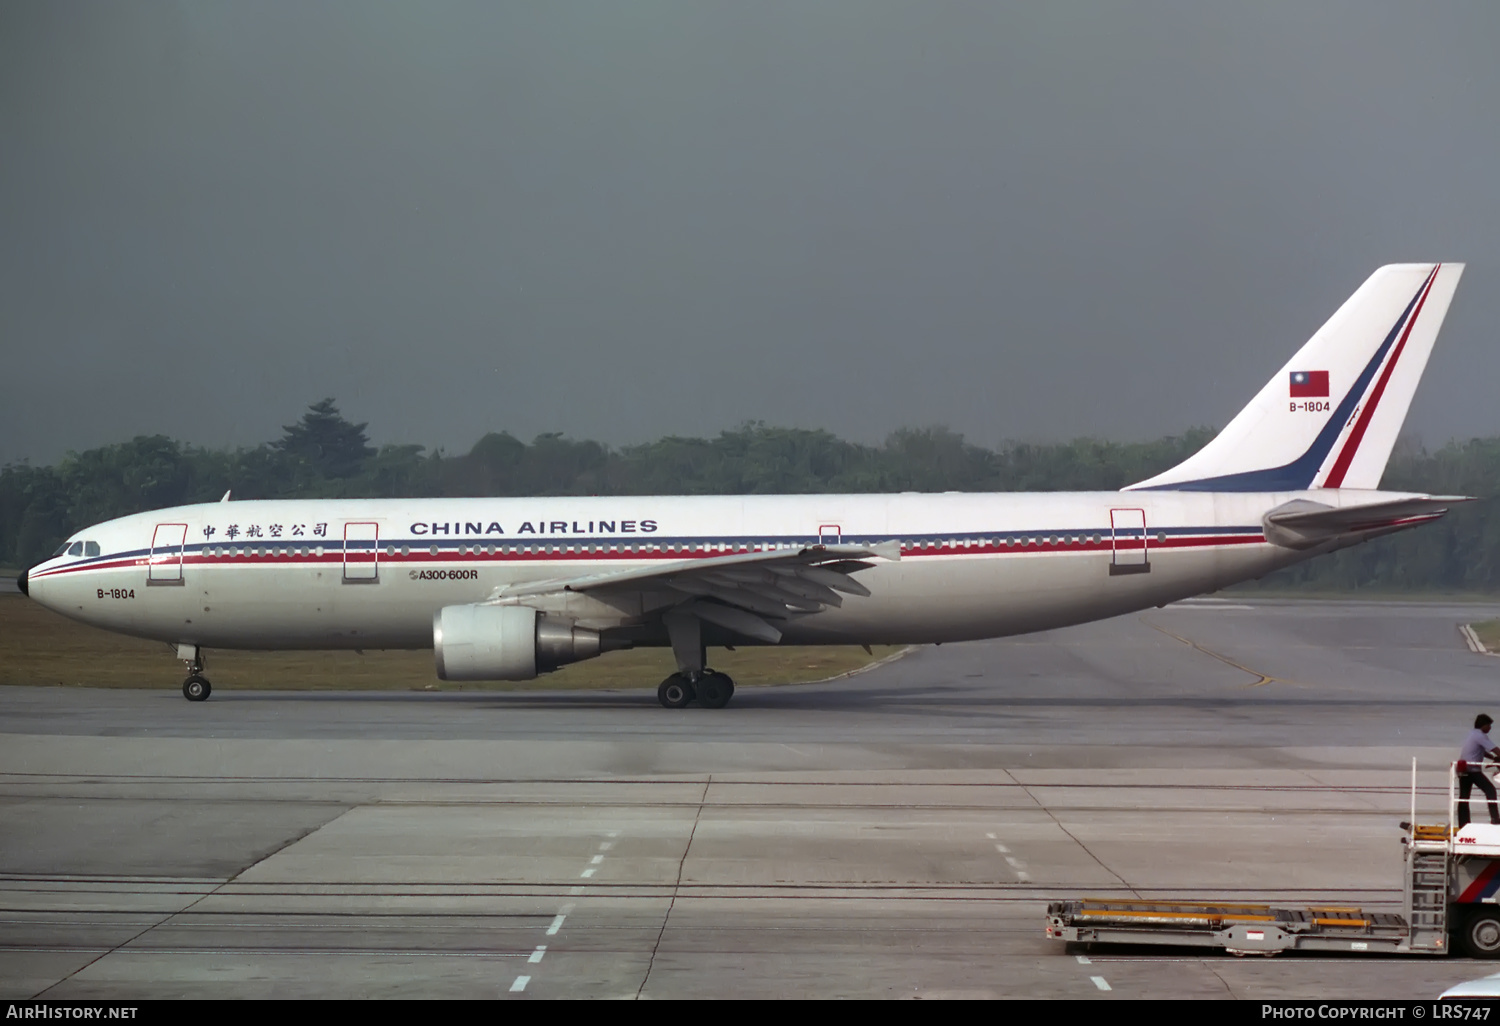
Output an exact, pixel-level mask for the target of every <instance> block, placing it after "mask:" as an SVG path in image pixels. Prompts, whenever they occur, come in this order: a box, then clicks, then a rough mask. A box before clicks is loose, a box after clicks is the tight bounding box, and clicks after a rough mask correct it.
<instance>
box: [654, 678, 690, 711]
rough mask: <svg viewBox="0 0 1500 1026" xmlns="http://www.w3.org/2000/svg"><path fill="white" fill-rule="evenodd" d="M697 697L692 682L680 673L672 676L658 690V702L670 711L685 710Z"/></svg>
mask: <svg viewBox="0 0 1500 1026" xmlns="http://www.w3.org/2000/svg"><path fill="white" fill-rule="evenodd" d="M697 697H698V696H697V693H696V692H695V691H694V690H693V684H692V682H691V681H690V680H688V679H687V678H686V677H684V676H683V675H682V674H680V673H674V674H672V676H670V677H668V678H667V679H666V680H664V681H662V682H661V687H659V688H657V689H656V700H657V701H658V702H660V703H661V704H662V705H664V706H666V707H667V708H668V709H682V708H685V707H686V706H687V704H688V703H689V702H691V701H692V700H693V699H694V698H697Z"/></svg>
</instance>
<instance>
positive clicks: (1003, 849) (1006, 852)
mask: <svg viewBox="0 0 1500 1026" xmlns="http://www.w3.org/2000/svg"><path fill="white" fill-rule="evenodd" d="M995 850H996V851H998V852H999V853H1000V854H1001V855H1009V854H1010V849H1009V848H1007V847H1006V846H1005V845H1003V844H998V843H997V844H996V845H995Z"/></svg>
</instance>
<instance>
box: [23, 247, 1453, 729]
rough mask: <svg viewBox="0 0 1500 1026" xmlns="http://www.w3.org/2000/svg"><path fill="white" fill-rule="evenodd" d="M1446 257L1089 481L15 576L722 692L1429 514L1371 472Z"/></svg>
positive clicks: (107, 546) (115, 539)
mask: <svg viewBox="0 0 1500 1026" xmlns="http://www.w3.org/2000/svg"><path fill="white" fill-rule="evenodd" d="M1462 272H1463V265H1462V264H1392V265H1388V266H1385V267H1382V268H1380V269H1379V270H1377V271H1376V272H1375V273H1374V274H1372V275H1371V276H1370V277H1369V279H1368V280H1366V281H1365V283H1364V284H1363V285H1362V286H1360V288H1359V289H1358V290H1357V291H1356V292H1355V293H1354V294H1353V296H1351V297H1350V298H1349V299H1348V300H1347V301H1346V302H1345V303H1344V304H1343V306H1341V307H1339V309H1338V311H1337V312H1336V313H1334V315H1333V316H1332V317H1331V318H1330V319H1329V320H1328V322H1327V323H1326V324H1324V325H1323V327H1322V328H1320V329H1319V330H1318V332H1317V333H1316V334H1314V335H1313V336H1312V338H1311V339H1310V340H1309V341H1308V342H1307V343H1306V344H1305V345H1303V346H1302V348H1301V349H1299V350H1298V351H1297V353H1296V355H1294V356H1293V357H1292V358H1291V360H1290V361H1289V362H1288V363H1287V364H1286V365H1285V366H1283V367H1282V368H1281V369H1280V370H1279V371H1277V372H1276V374H1274V375H1273V376H1272V377H1271V379H1270V381H1268V382H1267V383H1266V385H1265V387H1263V388H1262V389H1261V390H1260V391H1259V392H1258V393H1257V394H1256V395H1255V397H1254V398H1253V399H1252V400H1251V401H1250V403H1249V405H1247V406H1246V407H1245V408H1244V409H1243V410H1242V411H1241V412H1240V413H1239V414H1238V415H1237V416H1236V417H1235V418H1234V419H1233V420H1232V421H1230V422H1229V425H1228V426H1227V427H1225V428H1224V430H1223V431H1222V432H1220V433H1219V434H1218V435H1217V436H1216V437H1215V438H1213V439H1212V440H1211V441H1210V442H1209V443H1208V444H1207V445H1205V446H1204V447H1203V448H1202V449H1201V450H1199V451H1198V452H1197V453H1196V454H1194V455H1193V456H1191V457H1190V458H1188V459H1187V460H1185V461H1184V462H1182V463H1181V464H1179V465H1178V466H1175V467H1173V468H1171V469H1170V470H1167V471H1164V472H1163V473H1160V474H1157V475H1156V476H1154V477H1152V478H1149V479H1148V480H1145V481H1141V482H1138V483H1136V484H1133V485H1130V486H1128V487H1126V488H1124V489H1122V490H1120V491H1114V492H1058V493H1014V492H1004V493H992V494H976V493H962V494H960V493H944V494H918V493H902V494H893V495H736V496H727V495H726V496H600V497H575V498H565V497H553V498H505V499H487V498H458V499H443V498H439V499H297V500H266V501H261V500H250V501H231V500H230V495H229V494H228V493H226V494H225V496H224V499H223V500H222V501H220V502H218V503H204V504H197V505H190V506H179V507H175V508H171V509H162V510H154V511H151V512H145V513H137V514H134V515H132V516H126V517H120V518H119V519H116V520H110V521H107V522H105V523H101V524H96V525H94V526H92V527H88V528H85V529H84V530H82V531H79V532H77V533H76V534H74V535H73V536H72V537H71V538H69V539H68V541H67V542H65V543H64V544H63V545H62V546H61V547H60V548H58V550H57V552H56V553H54V554H53V556H52V557H51V558H49V559H47V560H45V561H43V562H42V563H39V564H37V565H36V566H34V567H31V568H30V570H28V571H27V572H26V573H24V574H22V575H21V577H20V579H19V583H20V587H21V590H22V591H24V592H27V593H28V594H29V595H30V596H31V598H32V599H34V600H35V601H37V602H40V603H41V604H42V605H44V606H46V607H48V608H49V609H53V610H55V611H57V612H59V613H62V614H64V615H66V616H69V617H72V618H74V619H77V620H81V621H83V622H84V623H88V624H92V625H94V626H96V627H102V628H105V629H107V630H111V631H117V632H119V633H122V634H129V635H134V636H136V637H141V638H150V639H155V640H158V641H163V642H167V643H168V644H169V645H171V646H173V647H174V648H175V651H176V656H177V658H178V659H180V660H181V661H182V662H183V663H185V664H186V666H187V671H188V677H187V679H186V681H184V683H183V686H182V692H183V695H184V696H185V697H187V698H188V699H189V700H191V701H203V700H205V699H207V698H208V697H209V695H210V693H211V691H212V687H211V685H210V683H209V680H208V678H207V677H206V676H205V675H204V652H205V650H207V649H214V648H220V649H370V648H390V649H422V648H428V647H430V648H432V649H433V651H434V657H435V662H436V670H437V676H438V677H439V678H440V679H442V680H448V681H475V680H512V681H514V680H529V679H532V678H535V677H536V676H537V675H538V674H541V673H545V672H548V671H551V670H554V669H556V668H557V667H560V666H563V665H566V664H569V663H573V662H577V661H580V660H584V659H590V658H593V657H595V656H598V655H600V654H602V653H605V652H609V651H612V650H616V649H622V648H630V647H633V646H662V647H666V646H669V647H670V648H671V650H672V654H673V657H674V659H675V661H676V666H677V669H676V672H674V673H672V674H671V675H670V676H668V677H667V679H666V680H664V681H663V682H662V684H661V686H660V688H658V691H657V697H658V699H659V700H660V702H661V704H662V705H663V706H666V707H667V708H674V709H675V708H682V707H684V706H687V705H689V704H691V703H693V702H696V703H698V704H699V705H700V706H703V707H707V708H722V707H723V706H725V705H726V704H727V703H728V702H729V700H730V698H731V696H732V695H733V693H734V682H733V681H732V680H731V679H730V678H729V677H728V676H727V675H725V674H723V673H720V672H717V671H715V670H713V669H712V668H710V666H709V664H708V658H707V650H708V648H709V647H710V646H737V645H776V644H796V645H849V644H858V645H876V644H879V645H909V644H928V643H943V642H957V641H966V640H975V639H982V638H996V637H1003V636H1008V635H1016V634H1024V633H1028V632H1032V631H1040V630H1048V629H1052V628H1057V627H1064V626H1068V625H1072V624H1078V623H1084V622H1087V621H1091V620H1099V619H1103V618H1106V617H1112V616H1117V615H1120V614H1122V613H1128V612H1131V611H1134V610H1138V609H1144V608H1149V607H1152V606H1161V605H1165V604H1167V603H1170V602H1174V601H1177V600H1179V599H1183V598H1188V597H1190V596H1193V595H1199V594H1203V593H1205V592H1212V591H1216V590H1218V589H1220V588H1223V587H1225V586H1227V585H1230V584H1234V583H1236V582H1239V581H1245V580H1249V579H1252V578H1258V577H1261V576H1264V575H1265V574H1268V573H1270V572H1272V571H1274V570H1279V569H1281V568H1283V567H1286V566H1290V565H1292V564H1294V563H1298V562H1301V561H1302V560H1306V559H1310V558H1312V557H1314V556H1318V555H1321V554H1324V553H1327V552H1332V551H1334V550H1336V549H1341V548H1344V547H1347V546H1350V545H1354V544H1357V543H1359V542H1363V541H1366V540H1368V539H1370V538H1375V537H1379V536H1381V535H1386V534H1390V533H1392V532H1395V531H1401V530H1406V529H1408V528H1411V527H1415V526H1418V525H1420V524H1425V523H1427V522H1429V521H1432V520H1435V519H1437V518H1438V517H1441V516H1442V515H1443V514H1444V513H1446V512H1447V511H1448V508H1449V507H1450V506H1451V505H1453V504H1454V503H1456V502H1463V501H1467V500H1466V499H1465V498H1464V497H1461V496H1433V495H1425V494H1419V493H1408V492H1390V491H1381V490H1380V489H1379V485H1380V478H1381V475H1382V474H1383V473H1384V471H1385V465H1386V462H1387V460H1388V459H1389V457H1390V453H1391V448H1392V446H1393V445H1394V444H1395V441H1396V435H1397V432H1398V431H1399V430H1400V427H1401V424H1402V422H1403V421H1404V420H1405V417H1406V412H1407V409H1408V407H1409V406H1410V404H1411V399H1412V396H1413V394H1414V393H1415V391H1416V388H1417V383H1418V381H1419V380H1420V378H1421V375H1422V371H1423V369H1424V368H1425V367H1426V364H1427V358H1428V355H1429V353H1430V352H1431V350H1432V345H1433V342H1434V341H1435V339H1436V338H1437V334H1438V329H1439V328H1440V327H1441V325H1442V321H1443V318H1444V316H1445V314H1446V313H1447V310H1448V305H1449V303H1450V302H1451V300H1452V298H1453V293H1454V290H1455V289H1456V288H1457V285H1458V280H1459V277H1460V275H1461V274H1462Z"/></svg>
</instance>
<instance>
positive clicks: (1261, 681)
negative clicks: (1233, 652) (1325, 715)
mask: <svg viewBox="0 0 1500 1026" xmlns="http://www.w3.org/2000/svg"><path fill="white" fill-rule="evenodd" d="M1141 622H1142V623H1144V624H1145V625H1146V626H1147V627H1150V628H1151V629H1152V630H1154V631H1161V633H1163V634H1165V635H1166V636H1167V637H1169V638H1174V639H1176V640H1177V641H1180V642H1182V643H1183V644H1184V645H1186V646H1187V647H1188V648H1191V649H1194V650H1196V651H1198V652H1202V653H1203V654H1204V655H1206V656H1208V657H1210V658H1212V659H1217V660H1218V661H1219V662H1221V663H1223V664H1224V665H1226V666H1233V667H1234V668H1235V669H1236V670H1239V671H1240V672H1241V673H1248V674H1249V675H1250V676H1252V677H1255V678H1256V679H1255V680H1253V681H1251V682H1250V683H1249V684H1247V685H1246V687H1252V688H1258V687H1263V686H1264V685H1266V684H1289V685H1291V686H1292V687H1294V688H1300V687H1305V686H1306V685H1303V684H1298V683H1297V682H1296V681H1294V680H1282V679H1281V678H1280V677H1272V676H1271V675H1270V674H1266V673H1261V672H1260V671H1259V670H1252V669H1250V667H1248V666H1244V665H1241V664H1240V663H1237V662H1235V661H1234V660H1233V659H1231V658H1229V657H1228V656H1226V655H1220V654H1219V653H1218V652H1215V651H1214V650H1213V649H1211V648H1204V647H1203V646H1202V645H1200V644H1198V643H1197V642H1196V641H1189V640H1188V639H1187V638H1184V637H1183V636H1182V635H1180V634H1173V633H1172V632H1171V631H1169V630H1167V629H1166V628H1165V627H1160V626H1158V625H1156V624H1154V623H1152V622H1151V621H1150V620H1147V619H1145V618H1144V617H1142V618H1141Z"/></svg>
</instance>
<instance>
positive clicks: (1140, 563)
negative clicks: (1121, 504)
mask: <svg viewBox="0 0 1500 1026" xmlns="http://www.w3.org/2000/svg"><path fill="white" fill-rule="evenodd" d="M1109 526H1110V534H1111V537H1112V539H1113V543H1114V551H1113V555H1112V557H1111V559H1110V564H1109V572H1110V576H1114V575H1116V574H1145V573H1150V572H1151V561H1150V559H1149V558H1147V554H1146V511H1145V510H1143V509H1112V510H1110V511H1109Z"/></svg>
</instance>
